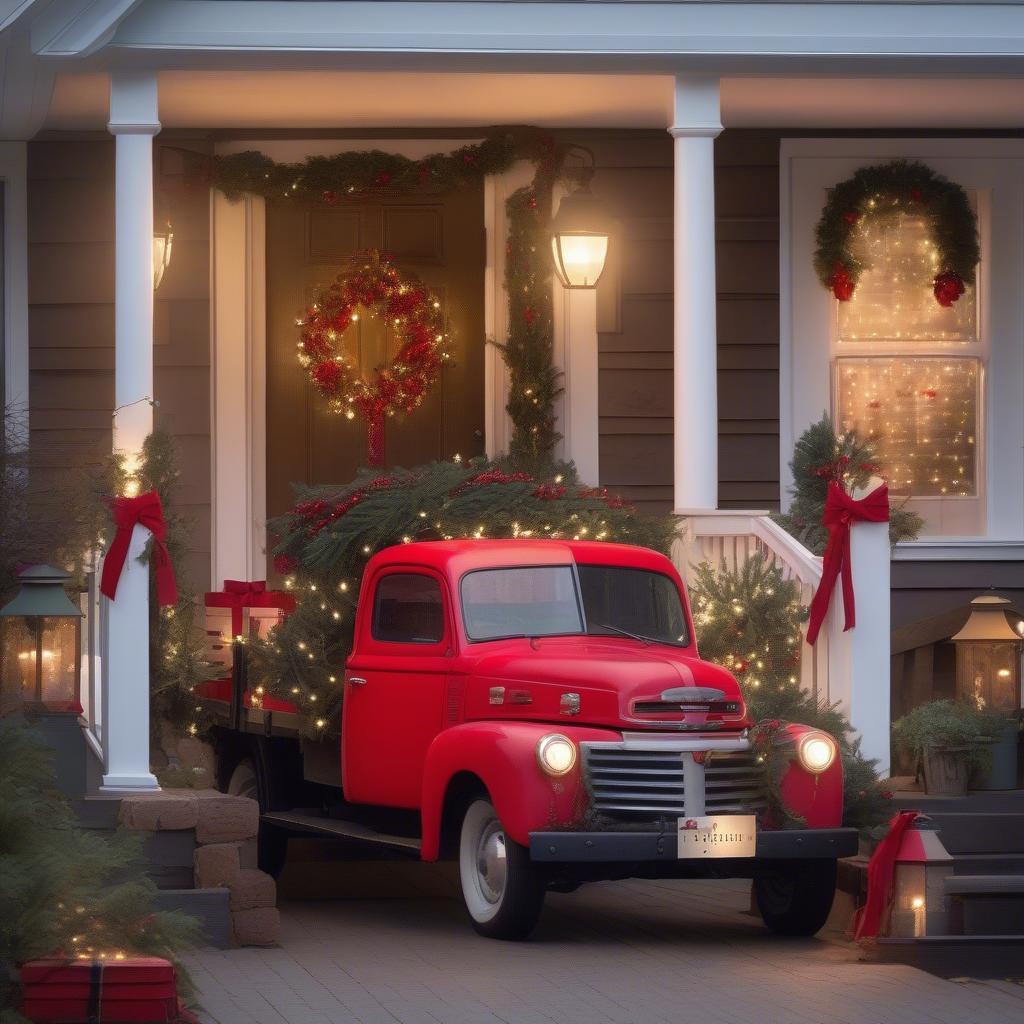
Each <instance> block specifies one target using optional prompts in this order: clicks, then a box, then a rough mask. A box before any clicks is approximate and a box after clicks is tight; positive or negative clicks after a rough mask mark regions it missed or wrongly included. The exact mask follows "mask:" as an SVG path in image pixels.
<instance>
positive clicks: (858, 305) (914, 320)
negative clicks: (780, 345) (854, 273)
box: [836, 213, 978, 342]
mask: <svg viewBox="0 0 1024 1024" xmlns="http://www.w3.org/2000/svg"><path fill="white" fill-rule="evenodd" d="M853 251H854V254H855V255H857V256H858V257H860V258H861V259H864V260H865V261H866V262H867V263H869V264H870V269H869V270H865V271H864V272H863V273H862V274H861V276H860V280H859V281H858V282H857V287H856V289H855V290H854V293H853V297H852V298H851V299H850V300H849V301H848V302H837V303H836V305H837V306H838V307H839V340H840V341H895V342H906V341H976V340H977V338H978V329H977V301H976V297H975V290H974V287H973V286H971V285H968V287H967V290H966V292H964V294H963V295H961V296H960V298H959V299H958V300H957V301H956V302H954V303H953V305H952V306H940V305H939V304H938V302H936V301H935V294H934V292H933V291H932V286H933V282H934V278H935V275H936V274H937V273H939V271H940V270H941V269H942V268H941V267H939V266H938V263H937V256H936V252H935V247H934V246H933V245H932V242H931V238H930V237H929V231H928V224H927V221H926V220H925V219H924V218H923V217H920V216H915V215H913V214H906V213H897V214H893V215H892V216H888V217H881V216H879V217H871V218H867V219H862V220H861V221H860V223H859V224H858V226H857V228H856V230H855V231H854V244H853Z"/></svg>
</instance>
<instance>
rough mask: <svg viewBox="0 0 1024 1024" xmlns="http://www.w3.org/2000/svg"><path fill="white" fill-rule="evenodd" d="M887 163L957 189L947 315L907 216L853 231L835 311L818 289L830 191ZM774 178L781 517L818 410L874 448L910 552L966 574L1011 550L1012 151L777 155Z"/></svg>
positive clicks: (908, 143)
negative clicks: (933, 556)
mask: <svg viewBox="0 0 1024 1024" xmlns="http://www.w3.org/2000/svg"><path fill="white" fill-rule="evenodd" d="M896 159H902V160H908V161H914V160H917V161H920V162H922V163H924V164H926V165H927V166H928V167H929V168H930V169H931V170H932V171H934V172H935V173H936V174H939V175H942V176H943V177H945V178H948V179H949V180H950V181H953V182H956V183H957V184H958V185H960V186H961V187H962V188H963V189H964V190H965V191H966V192H967V194H968V196H969V198H970V201H971V204H972V205H973V207H974V209H975V212H976V214H977V222H978V231H979V236H980V242H981V262H980V264H979V266H978V269H977V275H976V277H977V280H976V283H975V285H974V286H973V287H969V288H968V289H967V291H966V292H965V294H963V295H962V296H960V298H959V300H958V301H956V302H954V303H953V305H952V306H950V307H943V306H941V305H940V304H939V303H938V302H937V301H936V298H935V296H934V294H933V291H932V289H931V287H930V286H931V284H932V281H933V278H934V274H935V266H936V262H935V261H933V259H932V254H931V245H930V243H931V238H930V237H929V235H930V231H929V228H930V225H929V224H928V223H927V222H926V221H925V220H924V219H923V217H921V216H915V208H914V207H913V206H909V207H906V206H905V207H902V209H901V210H898V211H893V214H896V215H895V216H892V217H883V218H879V217H865V218H863V220H862V221H859V222H858V229H859V228H863V232H862V233H861V235H860V236H859V237H858V240H857V244H858V245H859V246H862V247H863V254H864V255H865V256H866V257H867V258H868V260H869V261H870V263H871V264H872V269H871V270H870V271H867V272H865V273H863V274H861V276H860V279H859V281H858V282H857V286H856V288H855V290H854V293H853V296H852V297H851V299H850V301H848V302H839V301H837V299H836V298H835V297H834V295H833V291H832V289H830V288H826V287H823V285H822V281H821V279H820V277H819V273H818V269H817V268H816V266H815V251H816V248H817V238H816V229H817V226H818V223H819V221H820V219H821V214H822V210H823V208H824V206H825V204H826V202H827V200H828V192H829V189H830V188H833V187H834V186H835V185H837V184H838V183H840V182H843V181H846V180H847V179H848V178H850V177H851V176H853V175H854V174H855V173H856V172H857V170H858V169H860V168H862V167H865V166H870V165H873V164H881V163H886V162H889V161H892V160H896ZM780 172H781V173H780V178H781V223H780V229H781V230H780V248H781V254H780V255H781V263H780V281H779V284H780V290H781V303H780V309H781V323H780V328H781V331H780V389H781V394H780V403H779V435H780V445H779V462H780V465H779V473H780V480H781V482H782V493H783V507H786V504H787V497H788V495H789V493H790V492H791V487H792V472H791V469H790V466H789V462H790V460H791V459H792V457H793V447H794V445H795V443H796V441H797V439H798V438H799V437H800V435H801V434H802V433H803V431H804V430H806V429H807V427H809V426H810V425H811V424H812V423H816V422H817V421H818V420H819V419H820V418H821V415H822V411H823V410H825V411H829V412H831V413H832V415H833V416H834V417H835V419H836V422H837V424H842V423H844V422H845V423H847V424H851V425H852V424H856V425H857V426H858V427H859V428H860V429H863V430H864V431H865V432H867V433H870V432H871V431H874V432H875V433H876V435H879V436H880V437H881V438H882V441H883V443H882V450H883V457H884V465H883V466H882V467H881V468H882V472H883V474H884V475H887V476H888V477H889V483H890V486H891V490H892V492H893V498H894V502H900V501H906V503H907V507H908V508H910V509H912V510H913V511H916V512H918V513H920V514H921V515H922V516H923V517H924V519H925V526H924V529H923V531H922V533H921V537H920V546H921V547H922V548H923V549H925V550H929V551H933V552H943V554H942V555H941V556H940V557H955V558H960V557H962V558H971V557H975V556H976V552H977V551H978V549H979V548H984V549H986V550H987V549H988V548H989V547H991V545H992V544H993V543H997V542H998V543H1002V542H1012V543H1015V544H1016V543H1019V542H1020V541H1022V540H1024V454H1022V453H1024V302H1022V301H1021V280H1022V277H1024V140H1021V139H924V138H902V139H900V138H887V139H878V138H875V139H871V138H844V139H826V138H814V139H810V138H808V139H784V140H783V142H782V146H781V151H780ZM920 212H922V213H924V214H925V215H926V214H927V210H924V211H920ZM933 540H934V541H935V544H933V543H932V541H933ZM936 545H937V546H936ZM947 552H948V553H949V554H948V555H947V554H946V553H947ZM908 556H909V557H915V556H912V555H909V553H908Z"/></svg>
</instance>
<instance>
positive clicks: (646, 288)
mask: <svg viewBox="0 0 1024 1024" xmlns="http://www.w3.org/2000/svg"><path fill="white" fill-rule="evenodd" d="M571 140H572V141H578V142H580V143H583V144H585V145H587V146H589V147H590V148H592V149H593V150H594V153H595V158H596V161H597V166H598V174H597V176H596V177H595V181H594V190H595V192H596V193H597V194H599V195H600V197H601V199H602V200H603V201H605V202H606V203H607V204H608V205H609V207H610V209H611V211H612V213H613V214H614V216H615V217H616V219H617V220H618V221H619V224H620V232H619V236H618V238H617V239H616V240H617V241H619V242H621V245H619V246H617V247H615V248H613V254H612V256H611V257H610V259H609V266H608V270H607V272H606V276H605V278H604V279H603V280H602V282H601V285H600V286H599V288H598V293H599V294H598V330H599V341H598V344H599V361H598V366H599V388H600V427H599V429H600V477H601V483H602V484H603V485H605V486H607V487H609V488H611V489H613V490H615V491H617V492H619V493H621V494H623V495H624V496H625V497H627V498H628V499H629V500H630V501H632V502H634V503H635V504H636V505H637V506H638V507H639V508H642V509H646V510H649V511H666V510H668V509H670V508H671V507H672V164H673V152H672V140H671V138H670V137H669V135H668V134H667V133H666V132H600V133H598V132H592V133H579V134H578V135H573V136H571ZM778 174H779V136H778V134H766V133H760V132H731V131H726V132H724V133H723V134H722V135H721V136H720V137H719V139H718V141H717V142H716V145H715V191H716V196H715V217H716V235H717V244H716V273H717V276H718V415H719V423H718V428H719V440H718V456H719V488H718V493H719V504H720V505H721V506H722V507H723V508H773V509H774V508H777V507H778V503H779V473H778V465H779V456H778V443H779V423H778V420H779V399H778V393H779V376H778V365H779V357H778V351H779V327H778V323H779V283H778V279H779V259H778V239H779V189H778Z"/></svg>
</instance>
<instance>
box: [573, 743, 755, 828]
mask: <svg viewBox="0 0 1024 1024" xmlns="http://www.w3.org/2000/svg"><path fill="white" fill-rule="evenodd" d="M582 749H583V763H584V770H585V772H586V778H587V784H588V786H589V788H590V792H591V795H592V798H593V802H594V809H595V810H597V811H600V812H601V813H604V814H607V815H610V816H612V817H619V818H633V819H636V818H658V817H663V816H664V817H671V816H677V815H684V814H686V815H702V814H743V813H752V812H755V811H758V810H762V809H763V808H764V807H765V806H766V804H767V799H766V785H765V777H764V771H763V768H762V766H761V765H759V764H758V763H757V759H756V756H755V755H754V754H753V753H752V752H751V751H731V750H730V751H714V752H711V753H709V754H708V755H707V757H706V761H705V763H703V764H701V763H700V762H698V761H694V760H693V754H692V753H689V752H686V751H679V750H668V749H665V748H664V747H661V748H658V747H655V746H653V745H652V746H651V747H650V748H645V747H637V746H632V747H628V748H627V747H624V746H621V747H620V746H612V745H605V744H583V745H582ZM685 760H690V761H691V762H692V763H691V764H689V765H686V764H685V763H684V762H685Z"/></svg>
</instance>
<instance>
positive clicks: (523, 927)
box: [459, 799, 544, 939]
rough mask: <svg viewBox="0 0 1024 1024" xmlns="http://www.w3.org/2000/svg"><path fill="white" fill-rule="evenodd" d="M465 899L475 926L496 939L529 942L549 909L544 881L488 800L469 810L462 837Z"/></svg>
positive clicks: (461, 875)
mask: <svg viewBox="0 0 1024 1024" xmlns="http://www.w3.org/2000/svg"><path fill="white" fill-rule="evenodd" d="M459 877H460V879H461V881H462V898H463V900H464V902H465V904H466V910H467V911H469V916H470V919H471V920H472V922H473V927H474V928H475V929H476V930H477V931H478V932H479V933H480V934H481V935H486V936H487V937H488V938H491V939H525V938H526V937H527V936H528V935H529V934H530V932H532V931H533V929H534V926H535V925H536V924H537V919H538V918H539V917H540V911H541V907H542V906H543V904H544V881H543V879H542V878H541V876H540V873H539V872H538V870H537V868H536V866H535V865H534V864H533V863H532V862H531V861H530V853H529V851H528V850H527V849H526V847H525V846H520V845H519V843H517V842H515V841H513V840H512V839H510V838H509V837H508V836H506V835H505V830H504V828H502V825H501V821H500V820H499V818H498V815H497V812H496V811H495V810H494V807H493V806H492V804H491V803H490V801H488V800H484V799H478V800H474V801H473V802H472V803H471V804H470V805H469V807H468V808H467V809H466V814H465V816H464V817H463V819H462V832H461V835H460V837H459Z"/></svg>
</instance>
